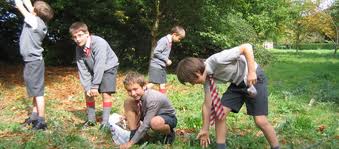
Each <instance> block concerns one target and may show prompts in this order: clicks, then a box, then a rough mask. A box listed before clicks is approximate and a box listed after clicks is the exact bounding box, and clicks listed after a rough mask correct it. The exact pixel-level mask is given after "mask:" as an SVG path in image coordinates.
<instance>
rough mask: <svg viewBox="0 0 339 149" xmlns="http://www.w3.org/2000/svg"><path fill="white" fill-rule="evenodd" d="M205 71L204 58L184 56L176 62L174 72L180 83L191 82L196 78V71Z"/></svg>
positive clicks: (201, 72)
mask: <svg viewBox="0 0 339 149" xmlns="http://www.w3.org/2000/svg"><path fill="white" fill-rule="evenodd" d="M204 71H205V64H204V60H203V59H200V58H195V57H188V58H184V59H183V60H181V61H180V62H179V63H178V66H177V70H176V74H177V77H178V80H179V82H180V83H182V84H185V83H186V82H189V83H193V82H195V81H196V80H197V79H198V76H197V74H196V73H200V74H201V75H202V74H203V73H204Z"/></svg>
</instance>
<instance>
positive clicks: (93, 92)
mask: <svg viewBox="0 0 339 149" xmlns="http://www.w3.org/2000/svg"><path fill="white" fill-rule="evenodd" d="M86 95H87V96H89V97H92V96H93V97H96V96H98V95H99V91H98V89H93V88H92V89H90V90H89V91H87V92H86Z"/></svg>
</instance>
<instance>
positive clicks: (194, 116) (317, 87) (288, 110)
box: [0, 50, 339, 149]
mask: <svg viewBox="0 0 339 149" xmlns="http://www.w3.org/2000/svg"><path fill="white" fill-rule="evenodd" d="M271 52H273V54H274V56H275V61H274V62H272V63H271V64H270V65H268V66H265V67H264V70H265V72H266V74H267V76H268V78H269V91H270V95H269V101H270V102H269V120H270V122H271V123H272V124H273V126H274V127H275V129H276V131H277V135H278V137H279V141H280V143H281V147H282V148H337V147H338V146H339V144H338V139H339V127H338V126H339V114H338V112H339V108H338V104H339V85H338V81H339V77H336V76H337V74H339V59H338V57H333V56H332V53H333V51H328V50H307V51H301V52H300V53H295V51H292V50H285V51H283V50H271ZM64 69H67V71H66V72H65V71H64ZM4 70H5V71H6V72H5V71H3V70H2V71H1V72H0V90H1V91H2V92H0V103H1V104H0V112H1V114H0V149H1V148H6V149H7V148H114V147H116V146H115V145H114V143H112V141H111V139H110V134H109V133H101V132H99V131H98V128H97V127H95V128H93V129H89V130H81V129H80V126H81V123H82V122H84V120H85V118H86V113H85V111H84V109H85V103H84V101H83V99H82V95H83V94H82V90H81V86H80V85H79V81H78V78H77V73H76V69H74V68H47V77H46V82H47V83H46V101H47V121H48V126H49V129H48V130H47V131H45V132H40V131H39V132H33V131H30V130H27V129H25V128H22V127H21V126H20V124H19V123H20V122H21V121H23V120H24V118H26V116H27V113H28V109H29V108H30V107H29V106H27V105H30V99H27V98H26V96H25V90H24V86H23V84H22V79H21V76H22V75H21V71H19V72H18V70H17V67H16V66H13V67H12V66H8V68H4ZM12 70H13V71H12ZM14 70H15V71H14ZM5 74H6V75H5ZM123 75H124V73H122V74H120V75H119V79H118V93H117V94H116V100H115V102H114V108H113V110H112V112H118V113H121V112H122V103H123V100H124V98H125V97H126V93H125V91H124V89H123V86H122V83H121V79H122V77H123ZM4 76H9V77H4ZM168 81H169V84H170V85H169V86H168V88H169V92H168V95H169V98H170V99H171V101H172V104H173V105H174V107H175V108H176V110H177V117H178V127H177V128H178V129H177V140H176V142H175V143H174V145H173V146H172V148H199V143H198V141H197V140H195V136H196V133H197V132H198V131H199V129H200V126H201V112H200V109H201V103H202V101H203V94H202V86H198V85H196V86H190V85H188V86H183V85H181V84H180V83H179V82H178V81H177V79H176V76H175V75H173V74H170V75H169V76H168ZM219 87H220V90H223V91H224V90H225V88H226V86H219ZM311 99H314V100H315V102H314V103H313V104H312V105H309V102H310V100H311ZM97 103H98V104H97V107H98V109H99V110H98V111H99V112H97V114H98V116H101V100H100V99H99V100H98V101H97ZM227 126H228V136H227V144H228V147H229V148H253V149H257V148H269V145H268V143H267V141H266V139H265V137H264V136H263V134H262V133H261V132H260V130H259V129H258V128H256V127H255V124H254V122H253V119H252V117H249V116H247V115H246V109H245V108H243V109H242V110H241V112H240V113H238V114H230V115H229V117H228V121H227ZM211 132H213V131H211ZM212 140H213V141H212V142H214V141H215V137H214V132H213V133H212ZM214 145H215V144H214V143H213V144H212V145H211V146H210V148H214ZM142 147H144V148H163V146H161V145H160V144H157V143H150V144H144V145H142ZM136 148H138V147H136Z"/></svg>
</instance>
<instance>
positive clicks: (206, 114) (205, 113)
mask: <svg viewBox="0 0 339 149" xmlns="http://www.w3.org/2000/svg"><path fill="white" fill-rule="evenodd" d="M206 83H208V80H206ZM208 87H209V86H208V85H206V84H205V85H204V92H205V100H204V103H203V105H202V120H203V123H202V130H205V131H208V130H209V124H210V113H211V107H212V101H211V95H210V92H209V90H208Z"/></svg>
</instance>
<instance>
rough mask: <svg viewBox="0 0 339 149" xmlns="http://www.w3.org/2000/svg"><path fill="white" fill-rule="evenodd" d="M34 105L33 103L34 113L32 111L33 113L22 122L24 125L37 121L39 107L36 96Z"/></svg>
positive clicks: (33, 101)
mask: <svg viewBox="0 0 339 149" xmlns="http://www.w3.org/2000/svg"><path fill="white" fill-rule="evenodd" d="M32 105H33V109H32V113H31V115H30V116H29V117H28V118H27V119H25V121H24V122H23V123H22V124H23V126H26V125H31V124H34V123H35V122H36V120H37V119H38V109H37V105H36V100H35V97H33V100H32Z"/></svg>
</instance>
